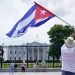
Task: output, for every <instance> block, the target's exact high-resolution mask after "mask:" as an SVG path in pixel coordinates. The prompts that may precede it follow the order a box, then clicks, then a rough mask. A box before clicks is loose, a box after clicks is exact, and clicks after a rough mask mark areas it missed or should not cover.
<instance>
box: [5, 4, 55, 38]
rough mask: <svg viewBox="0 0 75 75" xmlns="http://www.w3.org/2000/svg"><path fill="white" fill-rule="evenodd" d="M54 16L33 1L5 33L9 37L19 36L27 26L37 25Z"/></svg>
mask: <svg viewBox="0 0 75 75" xmlns="http://www.w3.org/2000/svg"><path fill="white" fill-rule="evenodd" d="M54 16H55V15H54V14H53V13H51V12H50V11H48V10H47V9H45V8H43V7H42V6H40V5H39V4H37V3H35V4H34V5H33V6H32V7H31V8H30V9H29V11H28V12H27V13H26V14H25V15H24V16H23V17H22V18H21V19H20V20H19V21H18V22H17V23H16V24H15V25H14V27H13V28H12V29H11V31H9V32H8V33H7V34H6V35H7V36H8V37H11V38H12V37H13V38H14V37H20V36H22V35H24V34H25V33H26V31H27V29H28V28H29V27H39V26H40V25H42V24H44V23H45V22H46V21H48V20H49V19H51V18H53V17H54Z"/></svg>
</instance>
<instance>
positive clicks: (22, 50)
mask: <svg viewBox="0 0 75 75" xmlns="http://www.w3.org/2000/svg"><path fill="white" fill-rule="evenodd" d="M3 49H4V56H5V58H7V60H27V52H28V60H47V59H48V50H49V47H48V45H47V44H45V43H38V42H32V43H27V44H26V45H20V46H5V47H4V48H3ZM27 50H28V51H27Z"/></svg>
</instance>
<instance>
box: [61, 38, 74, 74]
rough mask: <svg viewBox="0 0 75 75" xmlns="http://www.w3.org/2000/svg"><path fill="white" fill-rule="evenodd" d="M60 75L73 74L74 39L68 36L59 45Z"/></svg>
mask: <svg viewBox="0 0 75 75" xmlns="http://www.w3.org/2000/svg"><path fill="white" fill-rule="evenodd" d="M61 63H62V68H61V70H62V75H67V74H68V75H72V74H73V75H75V41H74V40H73V39H71V38H68V39H67V41H65V44H64V45H63V46H62V47H61Z"/></svg>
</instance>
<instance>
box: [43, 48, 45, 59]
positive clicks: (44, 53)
mask: <svg viewBox="0 0 75 75" xmlns="http://www.w3.org/2000/svg"><path fill="white" fill-rule="evenodd" d="M43 60H45V48H44V47H43Z"/></svg>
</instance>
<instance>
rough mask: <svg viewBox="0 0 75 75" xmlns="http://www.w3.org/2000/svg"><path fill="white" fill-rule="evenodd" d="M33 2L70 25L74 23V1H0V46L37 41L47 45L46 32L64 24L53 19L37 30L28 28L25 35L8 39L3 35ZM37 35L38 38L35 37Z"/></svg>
mask: <svg viewBox="0 0 75 75" xmlns="http://www.w3.org/2000/svg"><path fill="white" fill-rule="evenodd" d="M34 1H36V2H38V3H39V4H40V5H42V6H43V7H45V8H46V9H48V10H50V11H52V12H53V13H54V14H56V15H57V16H59V17H60V18H62V19H63V20H65V21H66V22H68V23H70V24H71V25H72V26H73V25H74V23H75V0H0V44H2V43H4V44H5V45H20V44H23V43H27V42H34V41H38V42H41V43H49V37H48V35H47V32H48V31H49V30H50V28H51V27H52V26H53V25H54V24H63V25H65V23H64V22H62V21H61V20H59V19H58V18H56V17H54V18H52V19H50V20H49V21H47V22H46V23H45V24H43V25H42V26H40V27H38V28H29V29H28V31H27V33H26V34H25V35H23V36H22V37H19V38H9V37H7V36H6V35H5V34H6V33H7V32H9V31H10V30H11V29H12V27H13V26H14V25H15V23H16V22H17V21H18V20H19V19H20V18H21V17H22V16H23V15H24V14H25V13H26V12H27V10H28V9H29V8H30V7H31V6H32V5H33V4H34ZM37 35H38V37H37Z"/></svg>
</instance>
